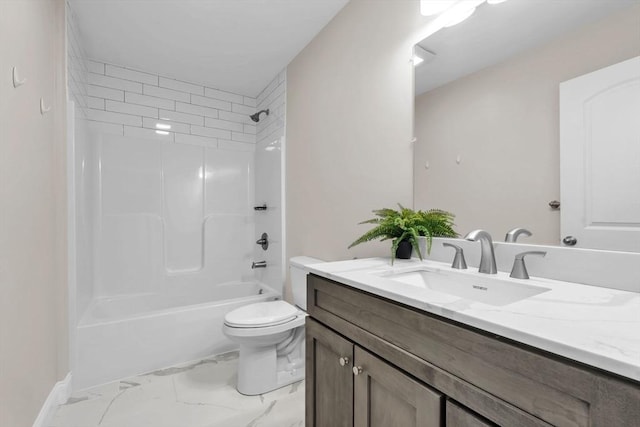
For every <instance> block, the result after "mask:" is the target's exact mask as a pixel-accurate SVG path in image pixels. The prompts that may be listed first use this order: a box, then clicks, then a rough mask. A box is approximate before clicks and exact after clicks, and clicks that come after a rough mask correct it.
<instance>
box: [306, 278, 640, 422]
mask: <svg viewBox="0 0 640 427" xmlns="http://www.w3.org/2000/svg"><path fill="white" fill-rule="evenodd" d="M307 292H308V295H307V311H308V313H309V315H310V317H309V318H308V320H307V341H306V345H307V347H306V350H307V354H306V357H307V360H306V362H307V364H306V370H307V371H306V374H307V377H306V378H307V384H306V387H307V390H306V391H307V395H306V399H307V401H306V410H307V413H306V421H307V422H306V425H307V427H337V426H357V427H361V426H384V427H391V426H398V427H404V426H414V425H415V426H431V425H434V426H444V425H446V426H448V427H474V426H478V427H485V426H506V427H513V426H518V427H527V426H532V427H533V426H572V427H597V426H602V427H640V385H639V384H638V382H635V381H632V380H628V379H625V378H621V377H618V376H615V375H611V374H609V373H606V372H603V371H599V370H597V369H594V368H591V367H588V366H585V365H582V364H579V363H577V362H574V361H570V360H568V359H565V358H561V357H559V356H556V355H553V354H550V353H547V352H544V351H542V350H539V349H536V348H533V347H530V346H526V345H523V344H520V343H516V342H514V341H511V340H508V339H506V338H504V337H500V336H495V335H492V334H490V333H487V332H485V331H482V330H478V329H474V328H471V327H469V326H466V325H462V324H459V323H456V322H453V321H450V320H448V319H445V318H442V317H439V316H436V315H433V314H430V313H426V312H424V311H421V310H418V309H415V308H412V307H408V306H405V305H402V304H400V303H398V302H395V301H392V300H388V299H385V298H382V297H379V296H376V295H373V294H370V293H367V292H363V291H360V290H357V289H354V288H351V287H349V286H346V285H343V284H341V283H338V282H335V281H332V280H328V279H326V278H323V277H320V276H316V275H312V274H310V275H309V276H308V287H307ZM341 362H342V363H341ZM354 367H356V368H358V367H360V368H361V369H362V371H360V370H358V369H356V371H355V372H354V371H353V368H354ZM356 374H357V375H356Z"/></svg>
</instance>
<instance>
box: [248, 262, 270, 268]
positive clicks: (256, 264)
mask: <svg viewBox="0 0 640 427" xmlns="http://www.w3.org/2000/svg"><path fill="white" fill-rule="evenodd" d="M266 266H267V261H254V262H252V263H251V268H265V267H266Z"/></svg>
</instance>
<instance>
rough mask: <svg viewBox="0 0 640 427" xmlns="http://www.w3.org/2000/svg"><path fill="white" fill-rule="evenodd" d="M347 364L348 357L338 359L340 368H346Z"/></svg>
mask: <svg viewBox="0 0 640 427" xmlns="http://www.w3.org/2000/svg"><path fill="white" fill-rule="evenodd" d="M348 364H349V358H348V357H341V358H340V366H347V365H348Z"/></svg>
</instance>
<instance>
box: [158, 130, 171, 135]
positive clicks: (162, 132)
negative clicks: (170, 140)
mask: <svg viewBox="0 0 640 427" xmlns="http://www.w3.org/2000/svg"><path fill="white" fill-rule="evenodd" d="M156 133H157V134H158V135H169V132H167V131H164V130H157V131H156Z"/></svg>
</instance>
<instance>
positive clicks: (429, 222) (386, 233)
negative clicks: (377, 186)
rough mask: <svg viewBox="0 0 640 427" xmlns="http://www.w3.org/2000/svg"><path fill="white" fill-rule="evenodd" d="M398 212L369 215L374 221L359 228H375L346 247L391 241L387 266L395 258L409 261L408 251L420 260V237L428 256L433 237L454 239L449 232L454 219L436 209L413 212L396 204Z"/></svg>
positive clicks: (385, 210) (452, 230)
mask: <svg viewBox="0 0 640 427" xmlns="http://www.w3.org/2000/svg"><path fill="white" fill-rule="evenodd" d="M398 207H399V208H400V209H399V210H395V209H389V208H384V209H378V210H374V211H373V213H374V214H375V215H376V217H377V218H372V219H369V220H366V221H362V222H361V223H360V224H375V227H374V228H372V229H371V230H369V231H367V232H366V233H364V234H363V235H362V236H360V237H359V238H358V239H356V241H354V242H353V243H351V245H349V248H352V247H354V246H356V245H359V244H360V243H364V242H369V241H371V240H375V239H378V238H380V240H381V241H384V240H389V239H393V240H392V242H391V263H392V264H393V261H394V260H395V258H400V259H409V258H411V250H412V249H415V251H416V252H417V253H418V257H420V259H421V260H422V253H421V252H420V247H419V245H418V242H419V239H420V237H421V236H423V237H424V238H425V239H426V241H427V245H426V246H427V253H430V252H431V242H432V239H433V237H457V236H458V233H456V232H455V231H454V229H453V225H454V224H453V218H454V215H453V214H452V213H450V212H446V211H443V210H440V209H430V210H428V211H421V210H418V211H414V210H413V209H407V208H405V207H403V206H402V205H401V204H399V203H398Z"/></svg>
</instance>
